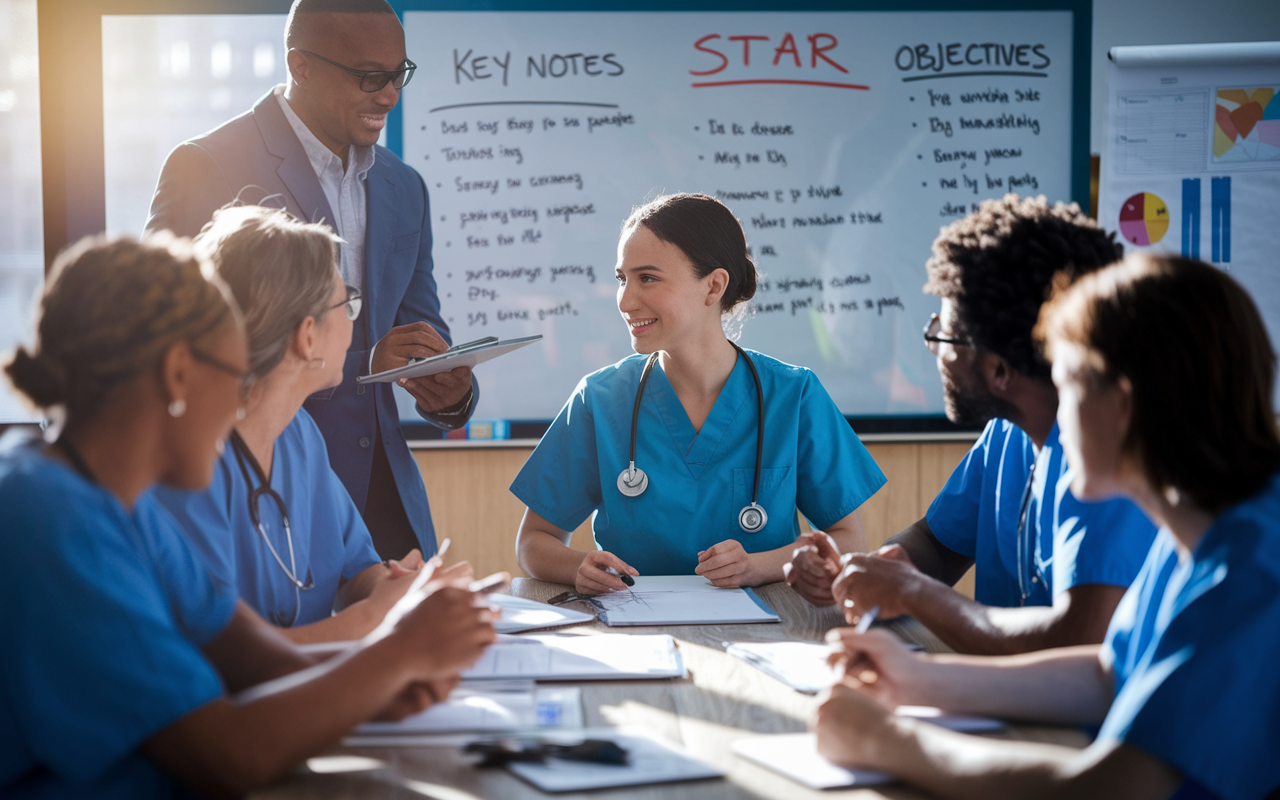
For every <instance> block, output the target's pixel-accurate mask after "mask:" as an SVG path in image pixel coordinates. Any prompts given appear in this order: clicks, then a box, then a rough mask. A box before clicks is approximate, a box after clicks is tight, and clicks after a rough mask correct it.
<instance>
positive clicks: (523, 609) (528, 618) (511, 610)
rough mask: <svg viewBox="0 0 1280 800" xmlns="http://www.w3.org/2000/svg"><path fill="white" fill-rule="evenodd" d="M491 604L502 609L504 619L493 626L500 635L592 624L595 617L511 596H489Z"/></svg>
mask: <svg viewBox="0 0 1280 800" xmlns="http://www.w3.org/2000/svg"><path fill="white" fill-rule="evenodd" d="M489 604H490V605H493V606H497V607H498V608H500V609H502V619H500V620H498V621H497V622H495V623H494V624H493V627H494V628H496V629H497V631H498V633H519V632H520V631H531V630H536V629H538V628H554V627H557V626H560V625H575V624H577V623H580V622H590V621H591V620H593V619H595V617H593V616H591V615H590V614H584V613H583V612H581V611H574V610H572V609H568V608H564V607H562V606H553V605H550V604H547V603H539V602H538V601H537V600H527V599H525V598H523V597H515V596H513V595H509V594H491V595H489Z"/></svg>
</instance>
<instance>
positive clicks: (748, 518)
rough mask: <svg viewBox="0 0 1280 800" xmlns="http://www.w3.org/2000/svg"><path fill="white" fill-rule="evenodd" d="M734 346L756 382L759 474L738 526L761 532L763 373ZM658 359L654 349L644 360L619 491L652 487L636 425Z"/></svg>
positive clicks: (633, 493)
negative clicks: (639, 453)
mask: <svg viewBox="0 0 1280 800" xmlns="http://www.w3.org/2000/svg"><path fill="white" fill-rule="evenodd" d="M729 344H731V345H733V349H734V350H737V351H738V355H740V356H742V357H743V358H744V359H746V362H747V367H748V368H749V369H750V370H751V378H752V380H754V381H755V384H756V409H757V411H758V412H759V413H757V414H756V478H755V483H754V484H753V485H752V487H751V504H750V505H747V506H744V507H743V508H742V510H741V511H739V512H738V526H739V527H740V528H742V530H743V531H744V532H746V533H759V532H760V531H762V530H764V526H765V525H768V524H769V515H768V514H767V513H765V510H764V507H763V506H761V505H760V504H759V503H757V502H756V499H757V498H758V497H759V496H760V466H761V464H762V463H763V461H764V389H762V388H761V386H760V373H759V372H757V371H756V365H755V363H754V362H752V361H751V356H749V355H747V352H746V351H745V350H743V349H742V348H741V347H738V345H737V344H735V343H734V342H729ZM657 362H658V354H657V353H654V354H653V355H651V356H649V360H648V361H646V362H645V364H644V371H642V372H641V373H640V387H639V388H638V389H636V402H635V405H634V406H633V407H632V409H631V453H630V459H629V464H628V466H627V468H626V469H624V470H623V471H622V472H621V473H620V474H619V475H618V491H619V492H622V494H623V495H625V496H627V497H639V496H640V495H642V494H644V490H645V489H648V488H649V476H648V475H646V474H645V471H644V470H642V469H640V468H639V467H637V466H636V429H637V428H638V427H639V424H640V399H641V398H642V397H644V387H645V384H647V383H648V382H649V373H651V372H653V365H654V364H656V363H657Z"/></svg>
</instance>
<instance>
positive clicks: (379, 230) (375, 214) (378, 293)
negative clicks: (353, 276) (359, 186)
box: [364, 148, 400, 335]
mask: <svg viewBox="0 0 1280 800" xmlns="http://www.w3.org/2000/svg"><path fill="white" fill-rule="evenodd" d="M378 149H381V148H375V152H376V150H378ZM385 154H386V151H383V152H382V153H377V154H376V155H375V156H374V161H373V167H372V168H371V169H370V170H369V174H368V175H367V176H365V192H366V195H367V197H366V205H365V209H366V214H365V228H364V285H365V298H366V302H367V303H368V304H369V315H368V316H367V317H366V324H368V325H370V326H371V327H372V328H373V329H374V330H380V331H388V330H391V327H392V326H393V325H394V324H395V315H396V311H397V310H398V308H399V297H400V293H397V292H396V291H394V285H382V284H394V282H395V276H394V275H393V274H391V270H389V269H387V268H386V264H385V263H384V260H385V259H386V257H387V255H388V254H389V253H390V249H391V248H390V244H391V238H392V234H391V226H392V224H393V223H394V221H395V219H396V217H397V214H396V209H395V184H394V183H393V182H392V180H391V174H390V170H388V168H387V165H386V163H385V161H386V158H385ZM392 301H394V302H395V306H391V305H390V303H391V302H392ZM370 335H372V330H371V331H370Z"/></svg>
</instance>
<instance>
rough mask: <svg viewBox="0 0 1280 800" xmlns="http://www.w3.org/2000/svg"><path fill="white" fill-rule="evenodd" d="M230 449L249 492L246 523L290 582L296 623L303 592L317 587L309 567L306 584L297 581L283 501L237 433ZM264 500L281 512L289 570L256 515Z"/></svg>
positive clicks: (295, 562)
mask: <svg viewBox="0 0 1280 800" xmlns="http://www.w3.org/2000/svg"><path fill="white" fill-rule="evenodd" d="M231 449H232V450H233V451H234V452H235V454H236V463H237V464H239V465H240V473H241V474H242V475H244V484H245V486H247V487H248V488H249V519H251V520H253V526H254V527H255V528H257V529H258V535H259V536H261V537H262V541H263V543H264V544H266V546H267V550H269V551H270V552H271V555H272V557H274V558H275V560H276V563H277V564H279V565H280V569H281V571H282V572H284V574H285V577H286V578H288V579H289V583H291V584H293V599H294V610H293V621H295V622H296V621H297V619H298V614H299V613H300V612H301V611H302V594H301V593H302V591H304V590H306V589H310V588H312V587H314V586H315V585H316V584H315V581H314V580H312V578H311V567H310V565H308V566H307V579H306V580H305V581H302V580H299V579H298V562H297V558H296V557H295V556H294V552H293V530H292V529H291V528H290V527H289V512H288V511H287V510H286V509H285V505H284V498H282V497H281V496H280V495H279V494H277V493H276V491H275V490H274V489H272V488H271V480H270V478H268V477H267V475H266V473H265V472H264V471H263V469H262V465H261V464H259V463H258V459H256V458H254V455H253V452H252V451H250V450H249V446H248V445H247V444H245V443H244V439H242V438H240V433H239V432H238V431H234V430H233V431H232V432H231ZM246 460H247V461H248V462H249V466H251V467H253V472H254V474H255V475H257V476H258V483H259V484H260V485H259V486H258V488H256V489H255V488H253V479H252V478H251V477H249V469H248V467H246V466H245V463H244V462H245V461H246ZM263 497H269V498H271V499H272V500H273V501H275V504H276V507H277V508H278V509H279V510H280V519H281V521H283V522H284V540H285V542H286V543H287V544H288V545H289V566H287V567H286V566H285V565H284V559H283V558H281V557H280V553H279V552H277V550H276V548H275V545H273V544H271V538H270V537H269V536H267V530H266V528H264V527H263V525H262V517H261V516H260V515H259V514H258V501H259V500H260V499H261V498H263ZM282 624H283V623H282ZM290 624H292V622H291V623H290Z"/></svg>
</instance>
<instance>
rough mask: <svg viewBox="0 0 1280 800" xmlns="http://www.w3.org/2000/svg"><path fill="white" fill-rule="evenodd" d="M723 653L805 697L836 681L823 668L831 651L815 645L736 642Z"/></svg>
mask: <svg viewBox="0 0 1280 800" xmlns="http://www.w3.org/2000/svg"><path fill="white" fill-rule="evenodd" d="M725 652H726V653H728V654H729V655H731V656H735V657H737V658H740V659H742V660H743V661H745V662H747V663H748V664H750V665H751V666H753V667H756V668H757V669H759V670H760V671H761V672H764V673H765V674H766V675H769V676H771V677H774V678H777V679H778V680H780V681H782V682H783V683H785V684H786V685H788V686H790V687H791V688H792V689H795V690H796V691H797V692H804V693H805V694H817V693H818V692H820V691H822V690H823V689H825V688H827V687H828V686H830V685H831V684H832V682H834V681H835V679H836V676H835V672H834V671H833V670H832V669H831V667H829V666H827V656H828V655H830V653H831V648H830V647H828V646H827V645H825V644H819V643H817V642H737V643H734V644H730V645H729V646H728V647H726V648H725Z"/></svg>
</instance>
